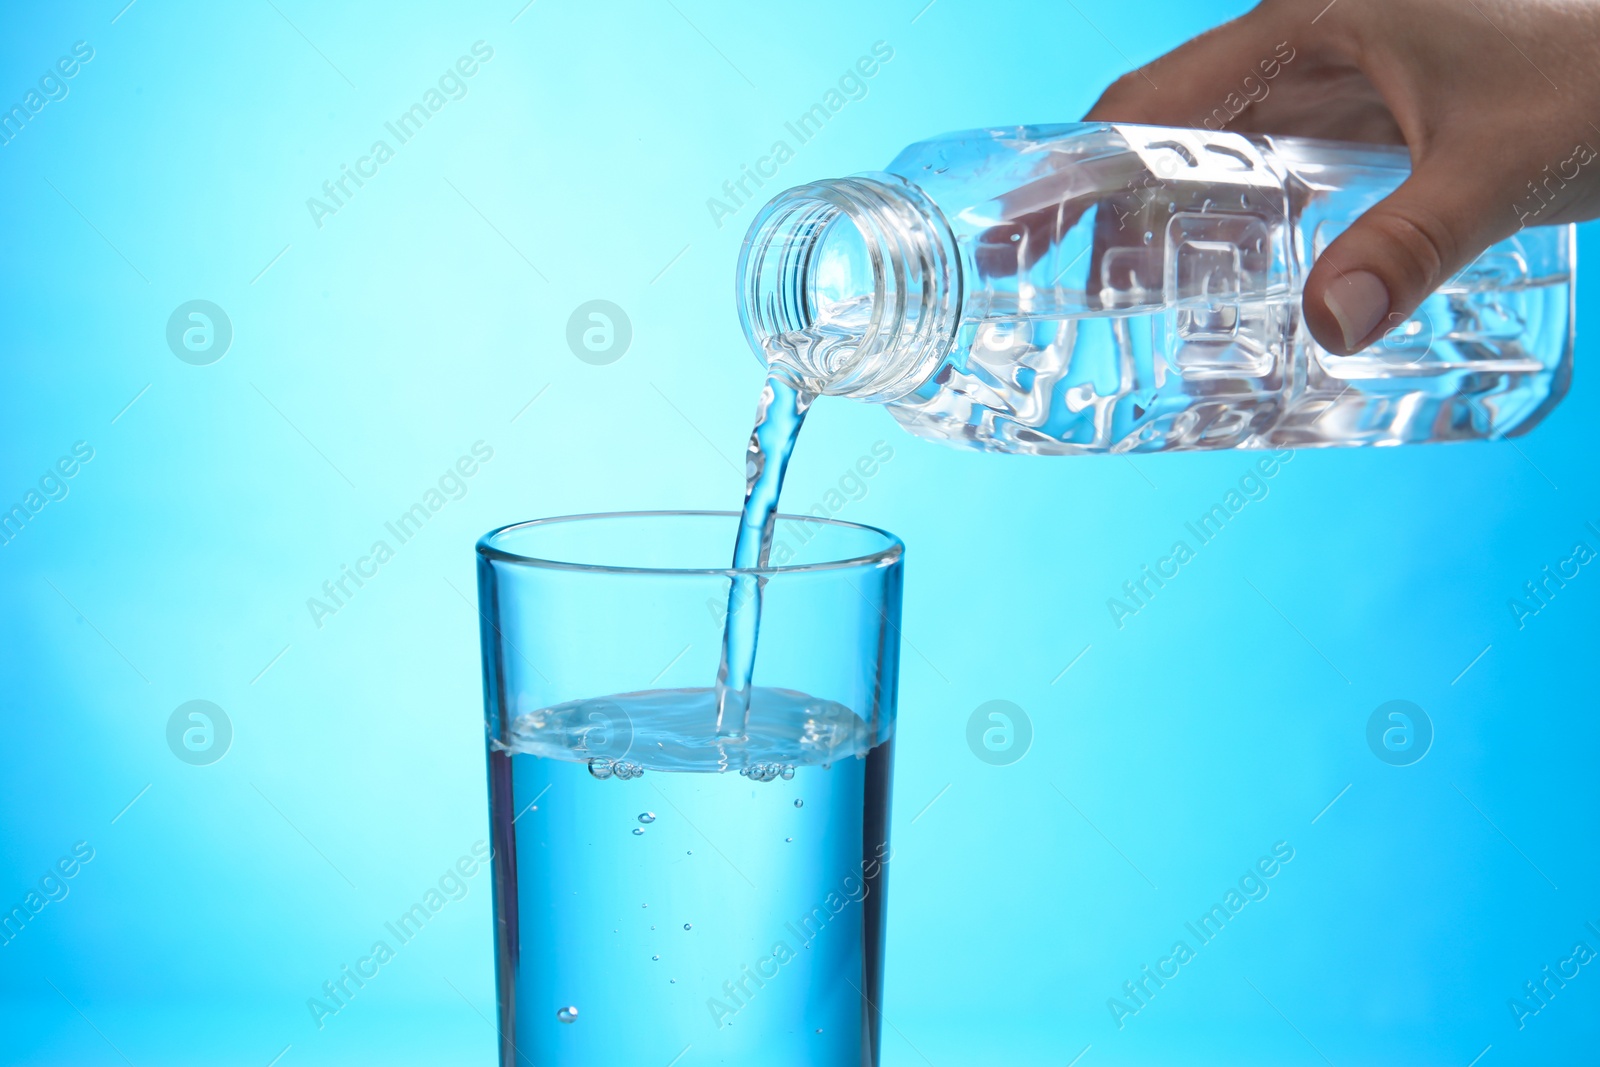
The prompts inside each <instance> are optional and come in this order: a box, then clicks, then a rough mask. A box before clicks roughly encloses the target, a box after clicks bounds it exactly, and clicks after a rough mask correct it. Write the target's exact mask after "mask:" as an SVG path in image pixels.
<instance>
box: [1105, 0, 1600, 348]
mask: <svg viewBox="0 0 1600 1067" xmlns="http://www.w3.org/2000/svg"><path fill="white" fill-rule="evenodd" d="M1286 52H1287V54H1290V55H1292V57H1293V58H1292V60H1291V61H1290V62H1282V60H1283V56H1284V54H1286ZM1266 64H1270V66H1269V65H1266ZM1267 70H1273V71H1275V77H1273V78H1272V80H1270V81H1264V80H1263V77H1262V72H1264V71H1267ZM1247 79H1248V80H1247ZM1597 102H1600V2H1596V0H1565V2H1563V0H1334V2H1333V3H1331V4H1329V3H1328V2H1327V0H1263V2H1262V3H1261V4H1260V5H1259V6H1257V7H1256V8H1255V9H1254V10H1252V11H1251V12H1249V13H1248V14H1246V15H1244V16H1243V17H1241V18H1238V19H1235V20H1234V21H1232V22H1229V23H1226V24H1225V25H1222V26H1219V27H1217V28H1216V29H1214V30H1211V31H1210V32H1208V33H1205V34H1203V35H1201V36H1200V37H1197V38H1195V39H1194V40H1192V41H1190V42H1189V43H1187V44H1185V45H1183V46H1182V47H1180V48H1178V49H1176V50H1175V51H1173V52H1169V53H1168V54H1167V55H1165V56H1163V57H1161V58H1160V59H1157V60H1156V61H1155V62H1153V63H1151V64H1150V65H1149V66H1147V67H1143V68H1141V69H1140V70H1137V71H1135V72H1133V73H1132V74H1128V75H1125V76H1124V77H1122V78H1120V79H1118V80H1117V82H1116V83H1115V84H1113V85H1112V86H1111V87H1110V88H1109V89H1107V90H1106V92H1105V94H1104V95H1103V96H1101V98H1100V100H1099V102H1098V103H1096V104H1095V106H1094V107H1093V109H1091V110H1090V112H1089V114H1088V116H1086V117H1087V119H1088V120H1090V121H1100V122H1135V123H1149V124H1151V125H1160V126H1189V125H1195V126H1198V125H1207V126H1209V127H1210V128H1212V129H1217V128H1219V124H1222V123H1225V125H1222V126H1221V128H1225V129H1228V130H1231V131H1233V132H1236V133H1280V134H1291V135H1298V136H1303V137H1321V138H1327V139H1331V140H1345V141H1368V142H1378V143H1387V144H1403V145H1406V146H1408V147H1409V148H1410V151H1411V163H1412V174H1411V177H1410V178H1409V179H1407V181H1406V182H1405V183H1404V184H1403V185H1401V186H1400V187H1399V188H1398V189H1397V190H1395V192H1394V193H1393V194H1392V195H1391V196H1389V197H1388V198H1387V199H1385V200H1383V201H1382V202H1380V203H1378V204H1376V205H1375V206H1374V207H1373V208H1372V209H1371V210H1370V211H1368V212H1367V213H1366V214H1365V215H1364V216H1362V217H1361V218H1360V219H1359V220H1358V221H1356V222H1355V223H1354V224H1353V225H1352V226H1351V227H1350V228H1349V229H1348V230H1346V231H1345V232H1344V233H1343V234H1342V235H1341V236H1340V237H1339V238H1338V239H1336V240H1335V241H1334V242H1333V243H1332V244H1331V245H1329V246H1328V248H1327V249H1326V250H1325V251H1324V252H1323V254H1322V256H1321V257H1320V258H1319V259H1318V260H1317V263H1316V265H1315V267H1314V268H1313V269H1312V271H1311V274H1310V276H1309V277H1307V279H1306V285H1305V301H1304V308H1305V319H1306V324H1307V326H1308V327H1309V328H1310V330H1311V333H1312V335H1313V336H1314V337H1315V338H1316V339H1317V341H1318V342H1319V343H1320V344H1322V346H1323V347H1324V348H1327V349H1328V350H1329V351H1332V352H1335V353H1339V354H1342V355H1348V354H1349V353H1351V352H1354V351H1357V350H1359V349H1361V348H1364V347H1365V346H1367V345H1368V344H1371V343H1373V342H1374V341H1375V340H1376V339H1377V338H1378V337H1379V336H1380V335H1381V334H1382V333H1383V332H1384V329H1385V328H1387V326H1388V325H1389V324H1391V323H1393V322H1396V321H1399V318H1403V317H1405V316H1408V315H1410V314H1411V313H1412V312H1413V311H1415V310H1416V308H1417V305H1419V304H1420V303H1422V301H1423V299H1424V298H1425V297H1427V295H1428V294H1429V293H1431V292H1432V291H1433V290H1434V289H1436V288H1437V287H1438V286H1439V285H1440V284H1441V283H1443V282H1444V281H1446V280H1447V279H1449V278H1450V277H1451V276H1452V275H1453V274H1455V273H1456V272H1457V271H1459V270H1461V269H1462V268H1463V267H1465V266H1467V265H1468V264H1469V263H1471V262H1472V260H1473V259H1475V258H1476V257H1477V256H1478V255H1479V254H1480V253H1481V252H1482V251H1483V250H1484V249H1485V248H1487V247H1489V246H1490V245H1491V244H1494V243H1495V242H1496V241H1500V240H1502V239H1504V238H1506V237H1509V236H1510V235H1511V234H1513V233H1515V232H1517V230H1519V229H1521V228H1522V227H1523V226H1527V225H1541V226H1542V225H1548V224H1552V223H1566V222H1576V221H1580V220H1583V219H1589V218H1594V217H1595V216H1597V215H1600V151H1597V146H1600V126H1597V125H1596V123H1595V122H1592V121H1591V119H1594V120H1596V121H1600V103H1597ZM1208 120H1209V121H1208ZM1397 316H1398V317H1397Z"/></svg>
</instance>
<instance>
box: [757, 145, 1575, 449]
mask: <svg viewBox="0 0 1600 1067" xmlns="http://www.w3.org/2000/svg"><path fill="white" fill-rule="evenodd" d="M1408 173H1409V160H1408V156H1407V155H1406V153H1405V151H1404V150H1402V149H1396V148H1384V147H1375V146H1367V145H1353V144H1343V143H1333V142H1326V141H1313V140H1307V139H1302V138H1291V137H1270V136H1254V137H1245V136H1241V135H1238V134H1232V133H1212V132H1209V131H1206V130H1191V129H1175V128H1165V127H1154V126H1134V125H1108V124H1092V123H1072V124H1066V125H1059V126H1034V127H1013V128H1007V129H992V130H977V131H970V132H966V133H957V134H950V135H947V136H944V137H939V138H935V139H933V140H929V141H923V142H921V143H919V144H915V145H912V146H911V147H910V148H908V149H906V150H905V151H904V152H902V153H901V154H900V156H899V157H898V158H897V159H895V161H894V162H893V163H891V164H890V166H889V168H888V170H887V171H886V172H880V173H873V174H866V175H858V176H856V177H852V178H842V179H834V180H830V181H824V182H817V183H814V184H811V185H807V186H801V187H798V188H795V189H790V190H788V191H787V192H785V193H782V194H780V195H779V196H778V197H776V198H774V199H773V200H772V201H771V202H770V203H769V204H768V205H767V206H766V207H765V208H763V210H762V212H761V214H760V215H759V216H758V217H757V218H756V220H755V222H754V223H753V224H752V226H751V229H750V232H749V234H748V235H747V237H746V239H745V245H744V248H743V251H742V253H741V255H740V261H739V278H738V300H739V310H740V316H741V320H742V322H743V324H744V328H745V332H746V335H747V336H748V337H749V339H750V342H751V344H752V346H753V347H754V348H755V350H756V352H757V354H758V356H759V357H760V358H761V359H762V361H763V362H765V363H768V364H777V365H779V366H780V367H782V368H785V369H787V371H788V372H789V374H790V375H791V376H792V377H793V378H794V379H795V380H796V382H797V384H799V385H801V386H802V387H804V388H806V389H808V390H810V391H812V392H816V393H823V394H833V395H843V396H852V397H856V398H858V399H864V400H870V401H876V402H879V403H883V404H886V405H887V406H888V408H889V411H890V412H891V413H892V414H893V415H894V417H895V419H896V420H898V421H899V422H900V424H901V425H902V426H904V427H905V428H906V429H907V430H909V431H911V432H912V433H914V434H917V435H918V436H921V437H926V438H931V439H934V440H939V441H944V442H946V443H949V444H952V445H956V446H959V447H966V448H974V449H979V450H984V451H993V452H1016V453H1035V454H1048V455H1072V454H1083V453H1105V452H1162V451H1177V450H1189V449H1215V448H1283V447H1295V448H1300V447H1316V446H1323V445H1394V444H1408V443H1415V442H1424V441H1458V440H1475V439H1488V438H1496V437H1500V436H1506V435H1516V434H1520V433H1525V432H1526V431H1528V430H1529V429H1531V428H1532V427H1533V426H1534V425H1536V424H1537V423H1538V422H1539V420H1540V419H1542V418H1543V417H1544V415H1545V414H1546V413H1547V412H1549V411H1550V409H1551V408H1553V407H1554V406H1555V405H1556V404H1557V403H1558V402H1559V401H1560V399H1561V398H1562V396H1563V395H1565V393H1566V390H1567V386H1568V383H1569V380H1570V377H1571V367H1572V339H1573V305H1572V283H1573V271H1574V253H1575V241H1574V234H1573V230H1572V227H1570V226H1562V227H1540V228H1530V229H1525V230H1523V231H1521V232H1520V233H1518V234H1516V235H1515V236H1513V237H1511V238H1509V239H1507V240H1505V241H1502V242H1500V243H1499V244H1497V245H1495V246H1493V247H1492V248H1490V249H1489V250H1488V251H1486V252H1485V253H1484V254H1483V255H1481V256H1480V257H1478V259H1477V260H1475V261H1474V262H1473V263H1472V264H1471V265H1470V266H1469V267H1468V268H1467V269H1466V270H1464V271H1462V272H1461V273H1460V274H1458V275H1456V276H1455V277H1454V278H1452V279H1450V280H1449V281H1448V282H1446V283H1445V284H1444V285H1443V286H1442V287H1440V289H1439V290H1438V291H1437V292H1436V293H1435V294H1434V295H1433V296H1431V297H1429V298H1428V300H1427V301H1425V302H1424V304H1423V305H1422V307H1421V308H1419V309H1418V310H1417V312H1416V313H1415V314H1414V315H1412V316H1411V317H1410V318H1408V319H1405V320H1403V321H1402V320H1400V319H1399V318H1398V317H1395V319H1394V321H1393V323H1392V324H1391V325H1392V328H1391V329H1389V330H1388V331H1387V332H1386V333H1385V335H1384V336H1383V338H1382V339H1381V340H1380V341H1379V342H1378V343H1376V344H1374V345H1373V346H1372V347H1370V348H1367V349H1365V350H1364V351H1361V352H1358V353H1355V354H1353V355H1350V356H1337V355H1334V354H1333V353H1331V352H1329V351H1327V350H1326V349H1324V348H1322V347H1321V346H1320V345H1318V344H1317V343H1316V341H1315V340H1314V339H1313V338H1312V337H1311V335H1310V333H1309V332H1308V331H1307V330H1306V328H1305V325H1304V322H1303V320H1302V316H1301V312H1300V297H1301V290H1302V286H1303V284H1304V281H1305V278H1306V275H1307V273H1308V272H1309V271H1310V268H1311V266H1312V264H1313V263H1314V261H1315V260H1316V257H1317V256H1318V254H1320V253H1321V251H1322V250H1323V249H1324V248H1326V247H1327V245H1328V244H1329V243H1330V242H1331V241H1332V240H1333V239H1334V238H1335V237H1336V236H1338V234H1339V233H1340V232H1341V231H1342V230H1343V229H1344V228H1345V227H1346V226H1348V225H1349V224H1350V223H1351V222H1353V221H1354V220H1355V219H1356V218H1357V217H1358V216H1359V215H1361V214H1362V213H1363V212H1364V211H1365V210H1366V209H1367V208H1369V207H1370V206H1372V205H1373V204H1375V203H1376V202H1377V201H1379V200H1380V199H1382V198H1383V197H1384V196H1386V195H1387V194H1388V193H1389V192H1391V191H1392V190H1393V189H1394V188H1395V187H1396V186H1398V185H1399V184H1400V182H1401V181H1403V180H1404V179H1405V177H1406V176H1407V174H1408Z"/></svg>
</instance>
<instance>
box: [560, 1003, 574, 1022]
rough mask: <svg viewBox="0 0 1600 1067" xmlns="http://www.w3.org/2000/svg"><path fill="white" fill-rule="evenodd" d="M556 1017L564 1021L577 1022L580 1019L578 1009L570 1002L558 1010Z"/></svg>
mask: <svg viewBox="0 0 1600 1067" xmlns="http://www.w3.org/2000/svg"><path fill="white" fill-rule="evenodd" d="M556 1018H557V1019H560V1020H561V1021H562V1022H564V1023H575V1022H577V1021H578V1009H577V1008H574V1007H573V1006H572V1005H570V1004H569V1005H567V1006H566V1007H565V1008H562V1009H561V1010H560V1011H558V1012H556Z"/></svg>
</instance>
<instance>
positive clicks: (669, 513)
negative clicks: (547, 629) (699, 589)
mask: <svg viewBox="0 0 1600 1067" xmlns="http://www.w3.org/2000/svg"><path fill="white" fill-rule="evenodd" d="M705 517H716V518H725V519H733V520H735V521H737V520H738V519H739V518H740V513H739V512H737V511H715V510H672V509H668V510H659V511H593V512H587V513H584V514H580V515H552V516H549V517H547V518H543V519H526V520H524V521H522V522H513V523H509V524H507V525H505V526H499V527H496V528H495V529H493V530H490V531H489V532H488V533H486V534H484V535H483V536H482V537H480V538H478V543H477V545H476V548H477V552H478V555H479V556H480V557H482V558H484V559H488V560H492V561H495V562H500V563H513V564H518V565H522V566H528V567H540V568H545V569H548V570H564V571H588V572H590V573H594V574H655V575H697V576H702V577H704V576H707V575H711V576H721V577H725V578H734V577H739V576H741V575H756V576H761V577H770V576H772V575H778V574H804V573H806V572H810V571H835V570H851V569H860V568H866V567H878V566H888V565H890V564H893V563H898V562H899V561H900V559H901V558H902V557H903V556H904V555H905V550H906V546H905V542H903V541H901V540H900V538H899V537H897V536H896V535H895V534H892V533H890V532H889V531H888V530H884V529H881V528H879V527H877V526H868V525H867V524H866V523H860V522H846V521H844V520H842V519H824V518H822V517H820V516H817V515H790V514H785V513H783V512H779V514H778V516H777V518H778V520H779V521H783V520H790V521H794V522H805V523H815V524H818V525H824V526H840V527H845V528H847V529H852V530H863V531H865V532H867V533H872V534H877V535H878V536H879V537H881V538H883V539H884V545H883V547H881V548H880V549H878V550H877V551H875V552H868V553H865V554H862V555H857V556H851V557H849V558H848V559H836V560H823V561H821V562H818V563H799V564H793V565H780V566H775V567H774V566H767V567H626V566H618V565H616V564H608V563H573V562H571V561H568V560H556V559H545V558H543V557H541V556H530V555H524V554H522V553H518V552H509V551H507V550H506V549H504V548H501V547H499V546H498V545H496V544H494V541H495V540H496V539H497V538H499V537H501V536H502V535H504V534H508V533H511V532H513V531H516V530H525V529H527V528H529V527H532V526H550V525H553V524H555V523H558V522H588V521H593V520H597V519H646V518H675V519H679V518H705Z"/></svg>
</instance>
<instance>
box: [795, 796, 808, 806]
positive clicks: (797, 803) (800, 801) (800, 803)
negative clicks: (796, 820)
mask: <svg viewBox="0 0 1600 1067" xmlns="http://www.w3.org/2000/svg"><path fill="white" fill-rule="evenodd" d="M794 806H795V807H797V808H803V807H805V806H806V802H805V801H803V800H800V799H799V798H796V799H795V802H794Z"/></svg>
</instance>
